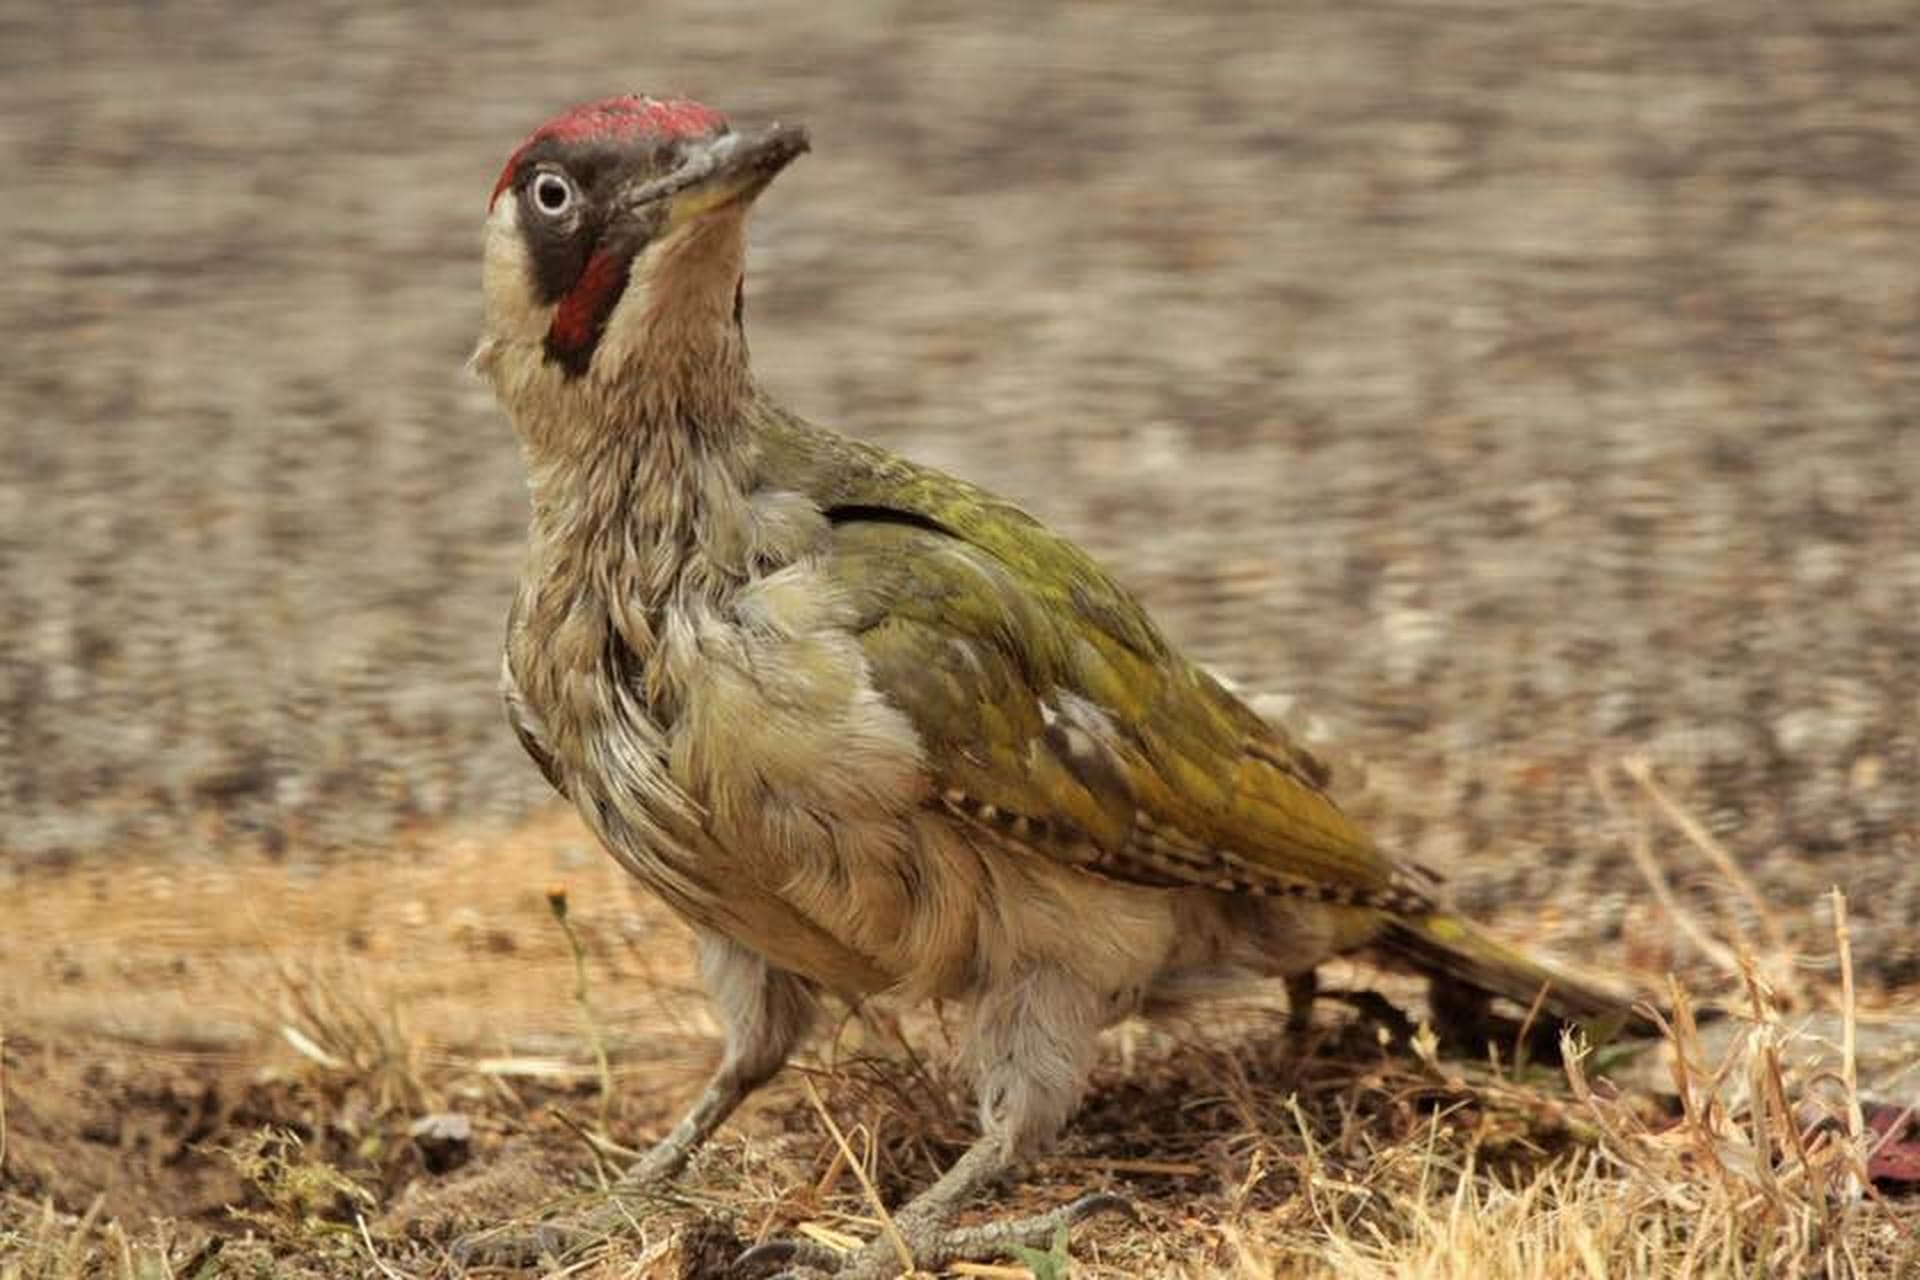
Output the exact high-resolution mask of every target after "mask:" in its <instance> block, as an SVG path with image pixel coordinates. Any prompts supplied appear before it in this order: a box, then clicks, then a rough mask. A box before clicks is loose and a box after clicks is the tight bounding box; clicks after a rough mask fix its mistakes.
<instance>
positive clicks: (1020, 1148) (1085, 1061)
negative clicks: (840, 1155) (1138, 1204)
mask: <svg viewBox="0 0 1920 1280" xmlns="http://www.w3.org/2000/svg"><path fill="white" fill-rule="evenodd" d="M1107 1004H1108V1002H1107V1001H1106V1000H1104V999H1103V998H1102V997H1101V995H1100V993H1099V992H1097V991H1095V990H1094V989H1093V988H1092V987H1090V986H1089V985H1088V984H1087V983H1086V982H1085V981H1084V980H1082V979H1080V978H1078V977H1077V976H1075V975H1073V974H1070V973H1068V972H1066V971H1065V970H1062V969H1058V968H1053V967H1046V968H1036V969H1033V970H1030V971H1028V972H1027V973H1026V974H1025V975H1023V976H1020V977H1017V978H1013V979H1010V980H1009V981H1008V982H1007V983H1006V984H1004V985H1003V986H1000V987H998V988H996V989H993V990H990V991H989V992H987V994H986V995H984V996H982V997H981V998H980V1000H979V1002H978V1003H977V1004H976V1006H975V1008H974V1012H973V1018H972V1021H971V1025H970V1027H969V1028H968V1036H967V1052H968V1057H969V1059H970V1060H971V1065H972V1067H973V1072H974V1077H975V1079H976V1081H977V1088H978V1090H979V1097H980V1125H981V1129H982V1131H983V1132H982V1133H981V1136H980V1139H979V1141H977V1142H975V1143H974V1144H973V1145H972V1146H971V1147H969V1148H967V1150H966V1152H965V1153H964V1154H962V1155H961V1157H960V1158H959V1159H958V1160H956V1161H954V1163H953V1164H952V1166H951V1167H949V1168H948V1169H947V1171H946V1172H945V1173H944V1174H942V1175H941V1176H940V1178H939V1179H938V1180H937V1181H935V1182H934V1184H933V1185H932V1186H930V1187H928V1188H927V1189H926V1190H925V1191H922V1192H921V1193H920V1194H919V1195H917V1196H915V1197H914V1198H913V1199H912V1200H910V1201H908V1202H907V1204H905V1205H904V1206H902V1207H901V1208H900V1209H898V1210H896V1211H895V1212H894V1213H893V1225H894V1229H895V1231H897V1232H898V1234H899V1239H900V1242H901V1243H902V1244H904V1245H905V1246H906V1248H907V1251H908V1252H909V1253H910V1254H911V1255H912V1256H913V1263H914V1265H915V1266H916V1267H919V1268H922V1269H929V1268H937V1267H941V1266H944V1265H946V1264H948V1263H951V1262H958V1261H962V1260H979V1259H984V1258H992V1257H999V1256H1003V1255H1005V1254H1006V1253H1007V1252H1008V1251H1009V1250H1010V1249H1012V1248H1014V1247H1015V1246H1028V1247H1045V1246H1046V1245H1047V1244H1048V1243H1049V1242H1050V1241H1051V1240H1052V1239H1053V1236H1054V1234H1055V1232H1057V1231H1058V1230H1059V1229H1060V1228H1061V1227H1063V1226H1071V1225H1073V1224H1074V1223H1076V1222H1079V1221H1081V1220H1082V1219H1084V1218H1087V1217H1090V1216H1092V1215H1094V1214H1097V1213H1103V1212H1109V1211H1112V1212H1125V1213H1128V1214H1131V1213H1132V1206H1130V1205H1129V1204H1128V1203H1127V1202H1126V1201H1125V1200H1123V1199H1121V1198H1120V1197H1118V1196H1113V1195H1088V1196H1082V1197H1081V1198H1080V1199H1078V1200H1076V1201H1074V1202H1073V1203H1071V1204H1069V1205H1065V1206H1063V1207H1062V1208H1059V1209H1056V1210H1054V1211H1052V1212H1051V1213H1044V1214H1038V1215H1035V1216H1033V1217H1027V1218H1019V1219H1014V1220H1011V1221H1003V1222H989V1223H983V1224H981V1225H979V1226H971V1227H954V1226H950V1225H949V1223H950V1222H951V1221H952V1219H953V1216H954V1214H955V1213H957V1212H958V1211H959V1210H960V1209H961V1208H962V1207H963V1206H964V1205H965V1204H966V1203H967V1202H968V1201H969V1200H971V1199H973V1198H974V1197H975V1196H977V1195H979V1194H980V1193H981V1192H982V1191H984V1190H986V1189H987V1188H988V1187H989V1186H991V1185H992V1184H993V1183H994V1182H996V1181H998V1180H999V1179H1000V1178H1001V1176H1002V1175H1004V1174H1005V1173H1007V1172H1008V1171H1009V1170H1010V1169H1011V1168H1013V1166H1014V1165H1015V1164H1016V1163H1017V1162H1019V1161H1021V1160H1024V1159H1026V1158H1028V1157H1029V1156H1032V1155H1033V1154H1035V1153H1036V1152H1038V1151H1039V1150H1040V1149H1041V1148H1043V1147H1045V1146H1046V1145H1047V1144H1048V1143H1050V1142H1051V1141H1052V1140H1053V1138H1054V1136H1055V1135H1056V1134H1058V1133H1059V1131H1060V1129H1061V1128H1062V1126H1064V1125H1065V1124H1066V1122H1067V1119H1068V1118H1069V1117H1070V1116H1071V1115H1072V1114H1073V1111H1074V1109H1075V1108H1076V1107H1077V1106H1078V1105H1079V1102H1080V1096H1081V1094H1082V1092H1083V1091H1084V1090H1085V1088H1086V1083H1087V1075H1088V1073H1089V1071H1090V1070H1091V1069H1092V1065H1093V1054H1094V1049H1095V1038H1096V1036H1097V1035H1098V1034H1099V1030H1100V1026H1101V1023H1102V1022H1103V1021H1104V1011H1105V1008H1106V1006H1107ZM768 1264H776V1265H786V1266H788V1267H789V1268H790V1271H789V1273H788V1274H790V1275H794V1276H806V1275H808V1274H810V1273H820V1272H825V1273H828V1274H832V1275H835V1276H837V1277H839V1280H879V1278H880V1277H885V1276H892V1275H895V1274H897V1273H898V1272H899V1270H900V1257H899V1250H898V1248H897V1247H896V1245H895V1244H894V1241H893V1239H892V1236H891V1235H890V1234H889V1233H886V1232H883V1233H882V1234H881V1235H880V1236H879V1237H878V1238H876V1239H874V1240H872V1241H870V1242H869V1243H868V1244H867V1245H866V1246H865V1247H864V1248H862V1249H861V1250H860V1251H859V1252H858V1253H855V1254H854V1255H852V1256H851V1257H848V1258H845V1259H842V1258H840V1257H839V1256H838V1255H836V1254H833V1253H832V1252H831V1251H829V1250H826V1249H823V1248H821V1247H820V1246H818V1245H813V1244H810V1243H807V1242H804V1241H777V1242H774V1243H771V1244H766V1245H761V1246H759V1247H758V1248H755V1249H750V1250H748V1251H747V1252H746V1253H745V1254H742V1255H741V1257H740V1259H739V1261H738V1263H737V1264H736V1266H737V1267H738V1268H739V1269H741V1270H749V1269H757V1268H760V1267H764V1266H766V1265H768Z"/></svg>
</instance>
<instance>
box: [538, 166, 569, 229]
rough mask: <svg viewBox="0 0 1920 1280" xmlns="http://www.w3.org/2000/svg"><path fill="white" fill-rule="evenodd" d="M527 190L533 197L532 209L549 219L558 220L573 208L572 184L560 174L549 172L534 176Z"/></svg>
mask: <svg viewBox="0 0 1920 1280" xmlns="http://www.w3.org/2000/svg"><path fill="white" fill-rule="evenodd" d="M528 190H529V192H530V193H531V194H532V196H533V207H534V208H536V209H538V210H539V211H540V212H541V213H544V214H546V215H547V216H548V217H549V218H558V217H560V216H562V215H563V214H565V213H566V212H567V210H569V209H571V208H573V184H572V183H571V182H568V181H567V180H566V178H564V177H562V176H561V175H560V174H557V173H553V172H551V171H549V172H546V173H539V174H536V175H534V179H533V185H532V186H531V187H530V188H528Z"/></svg>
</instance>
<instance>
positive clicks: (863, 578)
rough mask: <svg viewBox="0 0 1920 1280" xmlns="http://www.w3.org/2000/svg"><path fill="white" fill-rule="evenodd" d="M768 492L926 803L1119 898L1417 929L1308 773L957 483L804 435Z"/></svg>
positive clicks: (1395, 873) (775, 456)
mask: <svg viewBox="0 0 1920 1280" xmlns="http://www.w3.org/2000/svg"><path fill="white" fill-rule="evenodd" d="M765 439H766V444H765V449H766V456H765V459H764V465H765V468H766V474H767V476H768V477H769V482H773V481H774V478H776V477H777V482H778V483H779V484H781V485H782V486H785V487H791V488H796V489H798V490H800V491H801V492H804V493H806V494H808V496H810V497H811V498H812V499H813V500H814V501H815V502H817V503H818V504H819V505H820V506H821V507H822V508H823V509H825V510H826V511H827V512H828V515H829V518H830V519H832V521H833V523H834V538H833V550H832V554H831V556H830V557H829V560H828V566H827V567H828V571H829V572H830V573H831V574H832V576H833V578H834V580H835V582H836V583H837V585H838V586H839V587H840V588H841V590H842V591H843V592H844V593H845V595H846V597H847V599H848V600H849V601H850V602H851V604H852V606H853V609H854V611H855V614H856V617H857V624H856V625H857V627H858V629H859V634H860V639H861V643H862V645H863V646H864V648H865V650H866V653H867V657H868V660H869V662H870V664H871V668H872V672H873V679H874V681H875V683H876V685H877V686H878V687H879V688H880V690H881V691H882V692H883V693H884V694H885V695H886V696H887V697H888V698H889V699H890V700H891V701H892V702H893V703H894V704H895V705H896V706H898V707H899V708H900V709H901V710H902V711H903V712H904V713H905V714H906V715H907V716H908V717H909V718H910V719H911V720H912V722H913V724H914V726H915V728H916V729H917V730H918V732H919V734H920V737H921V741H922V744H923V747H924V749H925V751H926V754H927V758H928V762H929V767H930V768H931V769H932V771H933V773H934V775H935V783H936V786H937V787H938V790H939V797H940V800H939V802H940V803H942V804H944V805H946V806H947V807H949V808H950V809H952V810H954V811H955V812H956V813H958V814H960V815H961V816H962V817H964V818H966V819H967V820H969V821H972V822H975V823H978V824H981V825H983V826H987V827H992V828H995V829H997V830H1000V831H1002V832H1005V833H1007V834H1010V835H1012V836H1014V837H1016V838H1017V839H1018V841H1019V843H1021V844H1022V845H1025V846H1028V847H1031V848H1033V849H1036V850H1039V851H1041V852H1044V853H1046V854H1049V855H1051V856H1055V857H1060V858H1065V859H1069V860H1072V861H1075V862H1079V863H1082V864H1085V865H1087V866H1088V867H1089V868H1090V869H1093V870H1097V871H1099V872H1101V873H1103V874H1106V875H1110V876H1114V877H1116V878H1120V879H1125V880H1130V881H1134V882H1138V883H1144V884H1152V885H1186V884H1196V885H1204V886H1208V887H1212V888H1217V889H1224V890H1238V891H1244V892H1251V893H1259V894H1299V895H1307V896H1312V897H1317V898H1322V899H1326V900H1331V901H1339V902H1351V903H1355V904H1366V905H1376V906H1380V907H1382V908H1384V909H1388V910H1394V911H1411V910H1420V909H1422V908H1424V906H1425V905H1426V899H1425V896H1424V894H1423V893H1422V892H1421V891H1420V890H1419V889H1418V888H1416V887H1415V886H1414V885H1413V884H1412V883H1411V881H1410V880H1409V879H1408V877H1407V876H1406V875H1405V874H1404V873H1403V872H1402V871H1401V869H1400V868H1398V867H1397V866H1396V865H1395V864H1394V863H1393V862H1392V861H1391V860H1389V859H1388V858H1386V857H1385V856H1384V855H1383V854H1382V853H1380V852H1379V850H1377V849H1376V848H1375V847H1374V845H1373V844H1372V843H1371V842H1370V841H1369V840H1368V839H1367V838H1366V836H1365V835H1364V834H1362V833H1361V831H1360V830H1359V829H1358V828H1357V827H1356V826H1355V825H1354V824H1353V823H1352V822H1351V821H1349V820H1348V818H1347V817H1346V815H1344V814H1343V813H1341V811H1340V810H1339V808H1338V807H1337V806H1335V804H1334V803H1333V801H1332V800H1331V799H1329V798H1328V796H1327V795H1326V793H1325V791H1324V790H1323V786H1324V783H1325V780H1326V771H1325V770H1324V768H1323V767H1322V766H1321V765H1320V763H1319V762H1318V761H1317V760H1315V759H1314V758H1313V757H1312V756H1311V755H1310V754H1308V753H1307V752H1306V751H1305V750H1304V749H1302V748H1300V747H1299V746H1297V745H1296V744H1294V743H1292V742H1290V741H1288V740H1287V739H1286V738H1285V737H1284V736H1282V735H1281V734H1280V733H1279V731H1277V730H1276V729H1275V728H1273V727H1272V726H1270V725H1269V724H1268V723H1267V722H1266V721H1264V720H1262V719H1261V718H1260V717H1259V716H1258V715H1256V714H1255V713H1254V712H1253V711H1252V710H1251V709H1249V708H1248V707H1247V706H1246V705H1245V704H1243V703H1242V702H1240V701H1239V700H1238V699H1237V698H1235V697H1234V696H1233V695H1232V694H1231V693H1229V692H1228V691H1227V690H1226V689H1225V688H1224V687H1222V686H1221V685H1220V683H1219V682H1218V681H1216V680H1215V679H1213V678H1212V677H1211V676H1209V675H1208V674H1207V673H1205V672H1204V671H1202V670H1200V669H1199V668H1198V667H1196V666H1194V665H1193V664H1192V663H1190V662H1188V661H1187V660H1186V659H1185V658H1183V657H1181V656H1180V655H1179V654H1178V653H1177V652H1175V651H1174V650H1173V649H1172V648H1171V647H1170V646H1169V645H1168V644H1167V643H1166V642H1165V640H1163V639H1162V638H1161V636H1160V634H1159V631H1158V630H1157V629H1156V628H1155V627H1154V625H1153V623H1152V622H1151V620H1150V619H1149V618H1148V617H1147V616H1146V613H1145V612H1144V610H1142V609H1141V608H1140V606H1139V604H1138V603H1137V602H1136V601H1134V600H1133V599H1132V597H1130V596H1129V595H1128V594H1127V593H1126V592H1125V591H1123V590H1122V589H1121V588H1120V587H1119V586H1118V585H1117V584H1115V583H1114V582H1113V581H1112V580H1111V579H1110V578H1109V577H1107V575H1106V574H1105V573H1104V572H1102V571H1101V570H1100V568H1099V567H1098V566H1097V565H1095V564H1094V563H1093V561H1092V560H1091V559H1090V558H1089V557H1088V556H1087V555H1086V554H1085V553H1084V552H1082V551H1081V550H1079V548H1077V547H1075V546H1074V545H1073V544H1072V543H1070V542H1068V541H1067V540H1066V539H1064V538H1062V537H1060V536H1059V535H1057V534H1055V533H1053V532H1052V531H1050V530H1048V529H1047V528H1046V527H1045V526H1044V525H1041V524H1040V523H1039V522H1038V521H1036V520H1034V519H1033V518H1032V517H1031V516H1028V515H1027V514H1026V513H1025V512H1023V511H1021V510H1019V509H1018V508H1016V507H1014V506H1012V505H1010V504H1008V503H1006V502H1004V501H1002V500H1000V499H998V498H995V497H993V496H992V495H990V494H987V493H985V492H984V491H982V490H980V489H977V488H975V487H974V486H972V485H969V484H966V483H965V482H963V481H959V480H955V479H953V478H952V477H949V476H946V475H943V474H941V473H939V472H936V471H932V470H928V469H925V468H920V467H915V466H913V465H912V464H910V463H907V462H905V461H904V460H902V459H900V458H897V457H894V456H893V455H890V454H887V453H885V452H883V451H881V450H878V449H875V448H872V447H871V446H867V445H864V444H861V443H859V442H857V441H853V440H850V439H847V438H845V437H841V436H836V435H832V434H830V433H827V432H823V431H819V430H818V429H817V428H812V427H809V426H805V425H804V424H798V423H784V424H782V426H781V428H780V429H779V430H776V431H772V432H769V433H767V435H766V437H765Z"/></svg>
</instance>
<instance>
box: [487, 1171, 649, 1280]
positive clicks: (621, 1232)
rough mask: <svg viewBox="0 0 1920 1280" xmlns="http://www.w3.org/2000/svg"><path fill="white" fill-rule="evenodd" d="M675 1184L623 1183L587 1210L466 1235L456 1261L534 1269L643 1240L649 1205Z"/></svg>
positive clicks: (626, 1179) (624, 1180)
mask: <svg viewBox="0 0 1920 1280" xmlns="http://www.w3.org/2000/svg"><path fill="white" fill-rule="evenodd" d="M670 1182H671V1179H670V1178H662V1179H659V1180H658V1181H655V1182H644V1181H640V1180H636V1179H632V1178H623V1179H621V1180H620V1181H619V1182H617V1183H615V1184H614V1186H613V1188H612V1190H611V1191H609V1192H608V1194H607V1195H606V1197H605V1198H604V1199H602V1200H600V1201H598V1202H597V1203H595V1204H593V1205H592V1206H590V1207H588V1208H585V1209H576V1210H574V1211H572V1212H563V1213H560V1214H558V1215H556V1216H554V1217H552V1218H548V1219H546V1220H545V1221H543V1222H535V1223H529V1224H521V1223H511V1224H509V1225H507V1226H504V1227H493V1228H490V1229H489V1230H486V1231H476V1232H473V1233H472V1234H470V1235H465V1236H462V1237H460V1238H459V1239H458V1240H456V1241H454V1242H453V1260H454V1261H455V1262H456V1263H458V1264H459V1265H460V1266H462V1267H535V1266H541V1265H543V1264H551V1263H558V1262H564V1261H567V1260H568V1259H571V1258H577V1257H580V1256H581V1255H583V1254H585V1253H586V1252H587V1251H588V1250H589V1249H592V1248H594V1247H595V1246H596V1245H602V1244H605V1243H606V1242H607V1241H609V1240H620V1239H627V1238H630V1237H632V1236H635V1235H638V1234H639V1232H640V1226H641V1223H642V1221H643V1216H644V1215H645V1214H646V1212H647V1211H648V1208H649V1205H648V1202H649V1201H650V1200H653V1201H657V1200H658V1198H659V1195H660V1193H661V1192H662V1191H664V1190H665V1189H666V1188H667V1186H668V1185H669V1184H670Z"/></svg>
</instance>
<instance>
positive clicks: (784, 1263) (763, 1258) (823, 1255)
mask: <svg viewBox="0 0 1920 1280" xmlns="http://www.w3.org/2000/svg"><path fill="white" fill-rule="evenodd" d="M840 1262H841V1258H840V1255H839V1254H837V1253H835V1252H834V1251H833V1250H831V1249H829V1248H827V1247H826V1246H825V1245H823V1244H815V1243H814V1242H813V1241H811V1240H768V1241H766V1242H765V1243H764V1244H757V1245H755V1246H753V1248H751V1249H748V1250H746V1251H745V1252H743V1253H742V1254H740V1256H739V1257H737V1258H735V1259H734V1260H733V1267H732V1272H733V1274H736V1275H752V1274H754V1273H755V1272H757V1271H760V1270H762V1269H764V1268H769V1267H783V1268H785V1270H784V1271H782V1272H781V1275H782V1276H785V1275H789V1274H793V1273H796V1272H798V1273H802V1274H804V1273H805V1272H806V1271H809V1270H818V1271H825V1272H828V1273H832V1272H834V1271H837V1270H839V1268H840Z"/></svg>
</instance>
